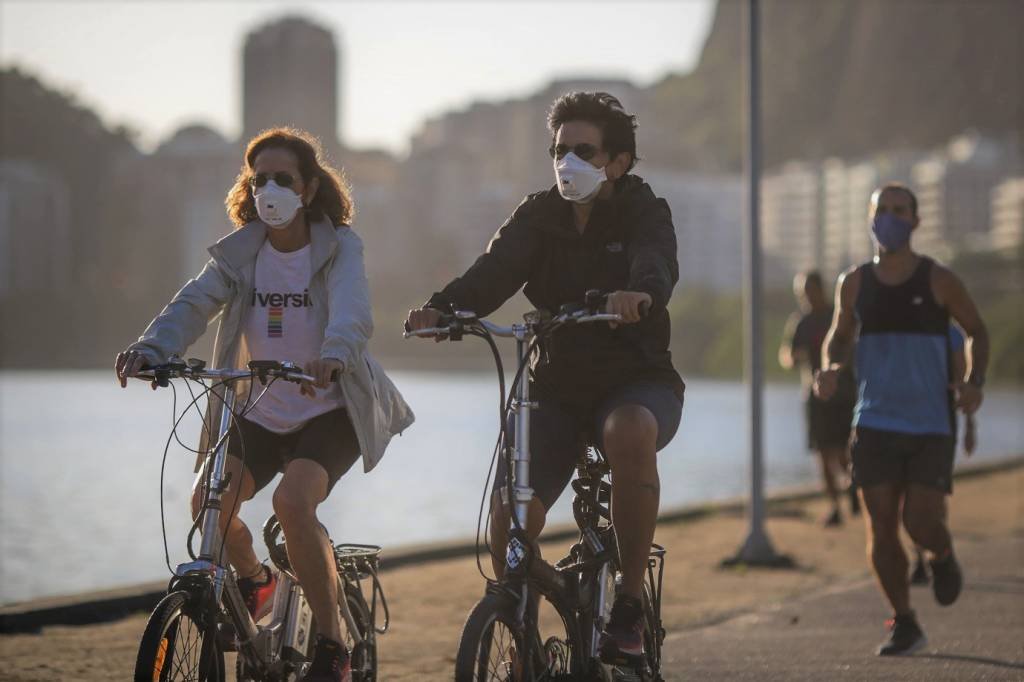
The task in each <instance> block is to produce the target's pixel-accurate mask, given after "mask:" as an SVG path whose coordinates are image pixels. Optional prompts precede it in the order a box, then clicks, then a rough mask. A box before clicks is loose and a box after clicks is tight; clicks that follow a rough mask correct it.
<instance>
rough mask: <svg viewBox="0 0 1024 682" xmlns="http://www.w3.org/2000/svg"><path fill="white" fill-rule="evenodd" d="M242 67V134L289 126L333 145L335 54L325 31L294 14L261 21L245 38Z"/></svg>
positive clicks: (335, 135)
mask: <svg viewBox="0 0 1024 682" xmlns="http://www.w3.org/2000/svg"><path fill="white" fill-rule="evenodd" d="M242 69H243V78H242V119H243V121H242V135H243V137H244V139H246V140H248V139H250V138H251V137H252V136H253V135H255V134H256V133H258V132H259V131H260V130H263V129H264V128H269V127H271V126H277V125H290V126H295V127H298V128H302V129H304V130H308V131H309V132H311V133H313V134H314V135H316V136H318V137H319V138H320V139H321V141H322V142H323V144H324V146H325V147H326V148H328V149H329V150H333V149H334V148H336V147H337V144H338V142H339V140H338V53H337V49H336V48H335V44H334V35H333V34H332V33H331V32H330V31H329V30H327V29H325V28H322V27H320V26H317V25H316V24H313V23H311V22H309V21H307V20H305V19H301V18H299V17H287V18H284V19H281V20H279V21H276V22H273V23H270V24H267V25H265V26H262V27H261V28H258V29H256V30H255V31H253V32H252V33H250V34H249V35H248V36H247V37H246V40H245V48H244V53H243V67H242Z"/></svg>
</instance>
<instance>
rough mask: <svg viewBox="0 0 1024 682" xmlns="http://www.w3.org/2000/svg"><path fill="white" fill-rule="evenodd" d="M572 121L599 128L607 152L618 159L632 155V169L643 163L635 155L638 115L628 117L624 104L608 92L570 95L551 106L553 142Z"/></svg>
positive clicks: (550, 127)
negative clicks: (624, 155)
mask: <svg viewBox="0 0 1024 682" xmlns="http://www.w3.org/2000/svg"><path fill="white" fill-rule="evenodd" d="M569 121H586V122H587V123H592V124H593V125H595V126H597V127H598V129H600V131H601V139H602V142H603V144H604V148H605V150H606V151H607V152H608V153H609V154H610V155H611V157H612V158H615V157H616V156H618V155H619V154H621V153H622V152H627V153H628V154H629V155H630V158H631V160H630V162H629V168H627V169H626V170H627V171H628V170H630V169H632V168H633V166H635V165H636V162H637V161H639V160H640V157H639V156H637V155H636V116H634V115H633V114H627V113H626V112H625V110H624V109H623V108H622V103H621V102H619V100H618V99H617V98H616V97H614V96H613V95H610V94H608V93H607V92H570V93H567V94H565V95H562V96H561V97H559V98H558V99H556V100H555V102H554V104H552V105H551V110H550V111H549V112H548V129H549V130H550V131H551V141H552V142H554V139H555V136H556V135H557V134H558V129H559V128H561V127H562V125H563V124H565V123H568V122H569Z"/></svg>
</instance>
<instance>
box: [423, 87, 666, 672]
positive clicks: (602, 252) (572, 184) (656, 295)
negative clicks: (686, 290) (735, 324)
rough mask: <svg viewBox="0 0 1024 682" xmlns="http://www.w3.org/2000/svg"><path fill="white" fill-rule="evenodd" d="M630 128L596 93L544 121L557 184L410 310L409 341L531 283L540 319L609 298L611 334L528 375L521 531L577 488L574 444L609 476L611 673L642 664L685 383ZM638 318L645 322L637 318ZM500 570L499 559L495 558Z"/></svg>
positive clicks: (658, 214) (606, 649) (586, 328)
mask: <svg viewBox="0 0 1024 682" xmlns="http://www.w3.org/2000/svg"><path fill="white" fill-rule="evenodd" d="M635 120H636V119H635V117H634V116H632V115H630V114H627V113H626V112H625V111H623V109H622V105H621V104H620V103H619V101H618V100H617V99H616V98H615V97H612V96H611V95H609V94H608V93H603V92H596V93H593V92H574V93H570V94H568V95H565V96H563V97H561V98H559V99H558V100H557V101H555V103H554V105H553V106H552V108H551V112H550V114H549V116H548V126H549V128H550V130H551V134H552V141H551V148H550V149H549V152H550V154H551V156H552V158H553V161H554V171H555V177H556V180H557V184H556V186H555V187H552V188H551V189H549V190H547V191H545V192H538V193H536V194H532V195H530V196H528V197H527V198H526V199H525V200H523V203H522V204H520V206H519V208H517V209H516V211H515V212H514V213H513V214H512V217H511V218H509V219H508V221H507V222H506V223H505V224H504V225H503V226H502V227H501V229H500V230H498V233H497V234H496V235H495V236H494V239H492V240H491V243H490V244H489V245H488V247H487V252H486V253H484V254H483V255H482V256H480V258H478V259H477V261H476V263H474V264H473V266H472V267H470V269H469V270H468V271H467V272H466V273H465V274H464V275H463V276H461V277H459V278H457V279H455V280H454V281H452V282H450V283H449V284H448V285H447V286H446V287H445V288H444V289H443V290H442V291H440V292H439V293H437V294H434V296H432V297H431V298H430V300H429V301H428V302H427V303H426V304H425V305H424V306H423V307H422V308H420V309H419V310H412V311H410V312H409V318H408V325H409V328H410V329H411V330H413V331H415V330H420V329H427V328H432V327H436V326H437V324H438V322H439V320H440V319H441V316H442V313H444V312H447V313H451V312H452V311H453V310H468V311H472V312H474V313H476V314H477V315H478V316H480V317H484V316H487V315H490V314H491V313H492V312H493V311H495V310H496V309H497V308H498V307H499V306H500V305H501V304H502V303H504V302H505V301H506V300H507V299H508V298H509V297H511V296H512V295H513V294H515V293H516V292H517V291H518V290H519V289H520V288H521V287H523V286H524V285H525V288H524V292H525V294H526V296H527V298H529V299H530V302H531V303H532V304H533V305H535V306H536V307H538V308H545V309H547V310H549V311H557V310H558V309H559V307H560V306H562V305H563V304H567V303H574V302H577V301H579V300H581V299H582V298H583V296H584V293H585V292H586V291H587V290H589V289H597V290H600V291H606V292H612V293H610V294H609V295H608V301H607V306H606V311H607V312H609V313H615V314H618V315H621V317H622V323H621V324H619V325H618V326H614V325H604V324H600V325H598V324H594V325H581V326H578V327H566V328H565V329H562V330H559V331H558V332H556V333H555V334H554V335H553V336H552V337H551V339H550V340H549V342H546V343H545V344H544V345H542V347H541V352H540V353H539V354H537V355H536V356H535V358H534V363H533V366H532V368H531V370H532V371H531V377H530V378H531V383H532V386H533V388H532V389H531V390H532V391H533V393H532V395H535V396H538V397H539V402H540V409H539V410H537V411H535V412H534V413H532V414H531V417H530V420H531V427H530V451H531V453H532V455H531V462H530V483H531V485H532V487H533V488H534V499H533V500H532V502H531V505H530V512H529V523H528V526H529V528H528V531H529V532H530V534H531V536H534V537H536V535H537V534H538V533H539V532H540V529H541V528H542V527H543V525H544V520H545V516H546V514H547V510H548V509H550V508H551V505H552V504H554V502H555V500H556V499H557V498H558V496H559V495H560V494H561V493H562V490H564V489H565V487H566V485H568V483H569V479H570V478H571V477H572V473H573V471H574V469H575V465H576V462H577V459H578V454H579V452H580V447H581V446H582V445H583V444H584V443H581V439H580V434H585V436H584V438H585V439H586V440H588V441H590V442H592V443H594V444H596V445H598V446H599V447H600V448H601V450H602V451H603V452H604V454H605V455H606V456H607V458H608V462H609V463H610V465H611V469H612V480H613V481H614V486H613V489H612V515H613V520H614V525H615V533H616V539H617V544H618V549H619V553H620V557H621V562H622V574H623V582H622V589H621V592H620V594H619V595H618V597H617V599H616V601H615V605H614V608H613V609H612V613H611V622H610V623H609V625H608V627H607V628H606V631H605V632H604V633H603V636H602V643H601V652H602V656H603V658H604V659H605V660H606V662H609V663H610V662H612V661H615V660H618V659H619V658H620V657H625V658H634V659H635V658H639V657H640V656H641V655H642V653H643V648H642V639H641V617H642V608H641V601H640V598H641V593H642V584H643V579H644V571H645V570H646V567H647V562H648V558H649V554H650V548H651V541H652V539H653V537H654V527H655V522H656V520H657V515H658V500H659V492H660V488H659V480H658V466H657V455H656V453H657V451H658V450H661V449H662V448H663V447H665V445H666V444H667V443H668V442H669V441H670V440H671V439H672V437H673V436H674V435H675V432H676V429H677V428H678V426H679V421H680V417H681V414H682V408H683V405H682V401H683V382H682V379H681V378H680V377H679V375H678V374H677V373H676V371H675V369H674V368H673V366H672V360H671V355H670V353H669V350H668V341H669V314H668V310H667V309H666V305H667V304H668V300H669V296H671V293H672V287H673V286H674V285H675V283H676V280H677V279H678V264H677V262H676V237H675V230H674V228H673V226H672V217H671V214H670V212H669V208H668V204H667V203H666V202H665V200H664V199H660V198H658V197H657V196H655V194H654V192H653V191H652V190H651V188H650V187H649V186H648V185H647V184H646V183H645V182H644V181H643V180H641V179H640V178H639V177H637V176H635V175H631V174H630V173H629V171H630V170H631V169H632V168H633V165H634V164H635V163H636V160H637V157H636V134H635V128H636V122H635ZM645 313H646V314H645ZM506 476H507V471H506V470H505V467H504V465H499V470H498V475H497V477H496V478H497V480H496V483H495V494H494V496H493V497H492V512H493V513H492V520H491V529H492V536H491V542H490V546H491V547H492V548H496V550H495V551H498V552H500V550H501V549H503V548H504V547H505V542H506V537H505V532H506V530H507V528H508V518H509V512H508V501H505V500H502V499H501V491H502V490H504V488H505V480H506ZM494 564H495V570H496V571H498V572H500V571H501V569H502V567H503V565H504V562H503V560H502V558H501V557H500V556H497V555H496V556H495V560H494Z"/></svg>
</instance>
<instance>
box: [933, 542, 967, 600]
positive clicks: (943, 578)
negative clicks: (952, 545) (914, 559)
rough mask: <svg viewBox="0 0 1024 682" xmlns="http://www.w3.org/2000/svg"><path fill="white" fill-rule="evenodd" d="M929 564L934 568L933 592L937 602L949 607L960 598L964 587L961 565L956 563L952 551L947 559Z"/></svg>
mask: <svg viewBox="0 0 1024 682" xmlns="http://www.w3.org/2000/svg"><path fill="white" fill-rule="evenodd" d="M928 563H929V564H930V565H931V568H932V592H934V593H935V601H937V602H939V604H941V605H942V606H949V605H950V604H952V603H953V602H955V601H956V598H957V597H959V596H960V588H962V587H963V586H964V574H963V573H962V572H961V571H960V564H958V563H957V562H956V557H955V556H953V551H952V550H950V552H949V554H947V555H946V558H945V559H938V560H933V561H929V562H928Z"/></svg>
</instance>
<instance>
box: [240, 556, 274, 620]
mask: <svg viewBox="0 0 1024 682" xmlns="http://www.w3.org/2000/svg"><path fill="white" fill-rule="evenodd" d="M276 589H277V576H276V575H275V574H274V572H273V571H271V570H270V567H269V566H263V582H260V583H257V582H256V581H255V580H253V579H252V578H239V579H238V591H239V592H241V593H242V599H244V600H245V607H246V608H247V609H249V615H250V616H252V619H253V620H254V621H256V622H259V620H260V619H261V618H263V616H265V615H267V614H268V613H270V609H272V608H273V607H274V599H273V597H274V590H276Z"/></svg>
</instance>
